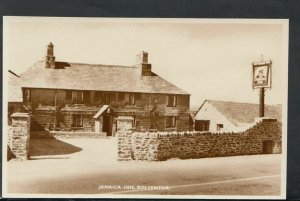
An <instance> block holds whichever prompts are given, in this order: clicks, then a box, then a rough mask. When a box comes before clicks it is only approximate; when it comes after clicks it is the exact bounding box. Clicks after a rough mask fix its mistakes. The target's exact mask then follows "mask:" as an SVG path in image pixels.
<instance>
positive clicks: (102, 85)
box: [2, 16, 288, 199]
mask: <svg viewBox="0 0 300 201" xmlns="http://www.w3.org/2000/svg"><path fill="white" fill-rule="evenodd" d="M3 24H4V27H3V33H4V37H3V43H4V47H5V48H4V52H3V86H4V87H3V122H5V123H4V124H3V130H2V133H3V145H2V147H3V154H2V158H3V175H4V177H3V178H2V184H3V188H2V192H4V194H5V197H22V196H24V197H30V198H31V197H39V198H47V197H54V198H60V197H71V198H75V197H76V198H77V197H80V198H87V197H89V198H146V197H147V198H148V197H149V198H176V199H177V198H184V199H188V198H196V199H199V198H223V197H226V198H232V195H234V196H244V197H246V196H247V198H268V199H273V198H274V199H282V198H284V196H285V180H286V172H285V169H284V168H285V167H286V151H287V147H286V142H287V83H288V77H287V70H288V65H287V56H288V54H287V53H288V51H287V50H288V43H287V41H288V35H285V34H286V33H287V32H288V20H238V21H232V20H227V19H226V20H225V19H211V20H207V19H150V18H149V19H148V18H147V19H146V18H145V19H144V18H132V19H131V18H128V19H122V18H73V17H57V18H53V17H14V16H11V17H4V19H3Z"/></svg>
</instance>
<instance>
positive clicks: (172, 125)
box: [165, 116, 177, 128]
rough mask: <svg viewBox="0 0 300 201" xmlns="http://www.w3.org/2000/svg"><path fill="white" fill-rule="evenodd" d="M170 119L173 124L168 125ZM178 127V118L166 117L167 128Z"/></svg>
mask: <svg viewBox="0 0 300 201" xmlns="http://www.w3.org/2000/svg"><path fill="white" fill-rule="evenodd" d="M168 118H172V120H171V121H172V124H171V125H169V124H168ZM176 127H177V117H176V116H165V128H176Z"/></svg>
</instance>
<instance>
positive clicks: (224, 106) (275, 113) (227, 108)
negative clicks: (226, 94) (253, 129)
mask: <svg viewBox="0 0 300 201" xmlns="http://www.w3.org/2000/svg"><path fill="white" fill-rule="evenodd" d="M206 101H207V102H208V103H209V104H211V105H213V106H214V107H215V108H216V109H217V110H218V111H219V112H221V113H222V114H223V115H224V116H225V117H227V119H228V120H229V121H231V122H232V123H234V124H236V125H237V124H244V123H253V122H254V121H255V118H256V117H258V112H259V105H258V104H254V103H240V102H228V101H216V100H206ZM204 103H205V102H204ZM204 103H203V104H204ZM200 109H201V107H200ZM200 109H199V110H200ZM265 116H266V117H271V118H276V119H277V120H278V121H280V122H281V121H282V106H281V105H280V104H278V105H265Z"/></svg>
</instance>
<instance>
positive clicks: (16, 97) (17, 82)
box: [8, 70, 24, 102]
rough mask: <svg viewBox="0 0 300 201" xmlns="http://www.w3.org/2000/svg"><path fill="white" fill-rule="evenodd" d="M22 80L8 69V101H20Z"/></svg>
mask: <svg viewBox="0 0 300 201" xmlns="http://www.w3.org/2000/svg"><path fill="white" fill-rule="evenodd" d="M22 85H24V81H23V80H22V79H21V78H20V77H19V76H18V75H17V74H15V73H14V72H12V71H10V70H9V71H8V102H22V101H23V98H22V97H23V96H22Z"/></svg>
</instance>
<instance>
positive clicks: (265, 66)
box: [252, 57, 272, 117]
mask: <svg viewBox="0 0 300 201" xmlns="http://www.w3.org/2000/svg"><path fill="white" fill-rule="evenodd" d="M252 71H253V73H252V75H253V77H252V87H253V89H259V117H264V115H265V90H266V89H268V88H271V85H272V61H271V60H268V61H265V60H264V59H263V57H262V58H261V60H260V62H253V63H252Z"/></svg>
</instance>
